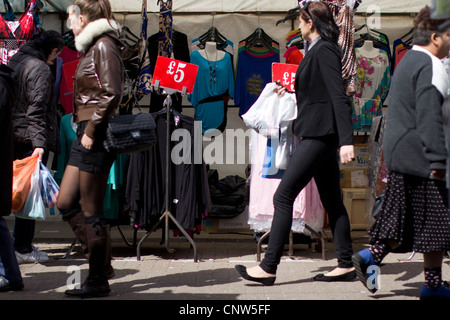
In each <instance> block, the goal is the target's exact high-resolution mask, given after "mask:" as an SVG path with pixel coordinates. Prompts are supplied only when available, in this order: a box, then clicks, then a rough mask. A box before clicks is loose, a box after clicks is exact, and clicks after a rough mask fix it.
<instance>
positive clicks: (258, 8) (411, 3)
mask: <svg viewBox="0 0 450 320" xmlns="http://www.w3.org/2000/svg"><path fill="white" fill-rule="evenodd" d="M42 1H43V3H44V8H43V9H42V10H43V11H44V12H55V11H57V9H55V7H56V8H59V9H61V10H66V9H67V7H68V6H69V5H70V4H71V3H72V1H71V0H49V1H48V2H47V1H46V0H42ZM110 1H111V4H112V6H113V10H114V11H115V12H141V8H142V1H141V0H126V1H125V0H110ZM157 2H158V1H157V0H148V12H159V5H158V4H157ZM10 3H11V5H12V7H13V9H14V11H16V12H21V11H23V9H24V0H23V1H21V0H16V1H11V0H10ZM430 4H431V0H401V1H392V0H363V1H362V3H361V5H360V8H359V10H358V12H359V13H361V12H367V11H368V10H370V11H373V10H372V9H373V8H379V12H381V13H416V12H419V11H420V9H421V8H423V7H424V6H425V5H430ZM296 5H297V1H296V0H284V1H273V0H247V1H242V0H216V1H210V0H173V12H174V13H203V12H204V13H210V12H217V13H221V12H226V13H228V12H236V13H246V12H287V11H288V10H289V9H292V8H294V7H295V6H296ZM0 8H2V6H1V5H0ZM1 12H4V8H2V11H1Z"/></svg>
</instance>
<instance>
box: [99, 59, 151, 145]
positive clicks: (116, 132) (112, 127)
mask: <svg viewBox="0 0 450 320" xmlns="http://www.w3.org/2000/svg"><path fill="white" fill-rule="evenodd" d="M121 62H122V67H123V68H124V72H125V77H126V80H127V85H128V89H129V91H131V95H132V99H128V103H127V104H130V105H131V108H129V110H130V112H132V111H133V107H135V106H137V107H138V108H139V111H140V112H139V113H136V114H123V115H117V116H114V117H111V118H109V119H108V125H107V127H106V139H105V141H104V142H103V146H104V148H105V149H106V151H108V152H112V153H115V154H122V153H131V152H139V151H144V150H147V149H149V148H151V147H152V146H153V145H155V144H156V132H155V130H156V124H155V120H154V119H153V116H152V115H151V114H150V113H143V112H141V108H140V106H139V103H138V102H137V99H136V96H135V94H134V91H133V86H132V84H131V81H130V78H129V77H128V74H127V71H126V68H125V65H124V64H123V61H121Z"/></svg>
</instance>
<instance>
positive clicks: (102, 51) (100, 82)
mask: <svg viewBox="0 0 450 320" xmlns="http://www.w3.org/2000/svg"><path fill="white" fill-rule="evenodd" d="M113 25H115V24H113ZM75 45H76V48H77V50H78V51H84V52H85V54H84V56H83V58H82V59H81V60H80V62H79V64H78V68H77V71H76V72H75V76H74V121H75V122H80V121H86V120H88V121H89V122H88V125H87V126H86V129H85V133H86V135H87V136H89V137H90V138H94V132H95V130H96V128H97V126H98V125H99V124H100V123H102V122H104V121H105V119H107V118H109V117H111V116H113V115H115V112H116V109H117V108H118V106H119V104H120V102H121V99H122V91H123V86H124V71H123V67H122V62H121V55H122V52H123V50H124V45H123V43H122V42H121V41H120V40H119V38H118V33H117V30H115V29H113V28H112V27H111V25H110V24H109V23H108V21H107V20H106V19H99V20H95V21H93V22H90V23H89V24H88V25H87V26H86V27H85V28H84V29H83V31H82V32H81V33H80V34H79V35H78V36H77V37H76V39H75Z"/></svg>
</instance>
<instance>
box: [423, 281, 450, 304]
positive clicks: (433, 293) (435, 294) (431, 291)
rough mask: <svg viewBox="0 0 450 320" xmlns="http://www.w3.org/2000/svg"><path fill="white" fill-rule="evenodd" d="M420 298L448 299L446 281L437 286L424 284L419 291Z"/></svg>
mask: <svg viewBox="0 0 450 320" xmlns="http://www.w3.org/2000/svg"><path fill="white" fill-rule="evenodd" d="M420 300H450V288H449V286H448V284H446V283H445V284H443V285H442V286H440V287H438V288H428V287H427V286H425V285H424V286H423V287H422V290H421V291H420Z"/></svg>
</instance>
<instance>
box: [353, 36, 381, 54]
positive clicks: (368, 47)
mask: <svg viewBox="0 0 450 320" xmlns="http://www.w3.org/2000/svg"><path fill="white" fill-rule="evenodd" d="M358 51H359V53H360V54H362V55H363V56H364V57H367V58H375V57H376V56H377V55H378V53H379V52H380V50H379V49H377V48H375V47H374V46H373V42H372V41H370V40H366V41H364V44H363V45H362V47H360V48H358Z"/></svg>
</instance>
